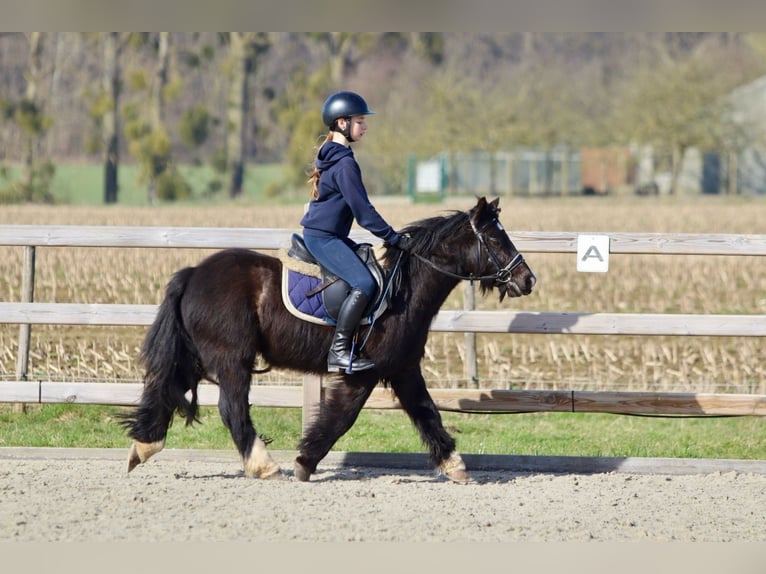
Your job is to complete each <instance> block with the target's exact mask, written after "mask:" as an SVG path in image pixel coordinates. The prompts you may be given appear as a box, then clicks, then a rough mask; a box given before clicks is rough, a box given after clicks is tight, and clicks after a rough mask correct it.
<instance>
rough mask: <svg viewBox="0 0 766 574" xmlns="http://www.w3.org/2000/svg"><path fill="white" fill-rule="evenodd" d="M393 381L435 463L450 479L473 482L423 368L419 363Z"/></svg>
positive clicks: (430, 457)
mask: <svg viewBox="0 0 766 574" xmlns="http://www.w3.org/2000/svg"><path fill="white" fill-rule="evenodd" d="M390 382H391V388H392V389H393V391H394V392H395V393H396V396H397V398H398V399H399V402H400V403H401V405H402V408H403V409H404V410H405V412H406V413H407V415H408V416H409V417H410V420H412V423H413V424H414V425H415V428H417V429H418V433H419V434H420V438H421V439H422V441H423V443H424V444H425V445H426V447H428V453H429V459H430V461H431V464H432V465H433V467H434V468H437V469H438V470H439V471H440V472H442V473H443V474H444V475H445V476H446V477H447V478H449V479H450V480H453V481H455V482H460V483H467V482H470V481H471V478H470V476H469V475H468V473H467V472H466V469H465V464H464V463H463V459H462V457H461V456H460V454H459V453H458V452H457V450H456V449H455V439H454V438H452V436H450V434H449V433H448V432H447V431H446V429H445V428H444V425H443V424H442V418H441V415H440V414H439V410H438V409H437V408H436V404H435V403H434V401H433V399H432V398H431V395H430V394H429V393H428V389H427V388H426V383H425V380H424V379H423V374H422V373H421V371H420V368H419V367H416V368H413V369H410V370H407V371H404V372H402V373H400V374H397V375H395V376H392V377H391V378H390Z"/></svg>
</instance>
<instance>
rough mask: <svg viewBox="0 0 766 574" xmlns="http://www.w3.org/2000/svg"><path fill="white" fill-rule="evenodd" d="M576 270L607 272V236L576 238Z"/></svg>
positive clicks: (582, 236) (580, 236)
mask: <svg viewBox="0 0 766 574" xmlns="http://www.w3.org/2000/svg"><path fill="white" fill-rule="evenodd" d="M577 270H578V271H585V272H590V273H593V272H596V273H606V272H607V271H608V270H609V236H608V235H578V236H577Z"/></svg>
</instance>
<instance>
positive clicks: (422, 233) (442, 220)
mask: <svg viewBox="0 0 766 574" xmlns="http://www.w3.org/2000/svg"><path fill="white" fill-rule="evenodd" d="M467 220H468V213H466V212H465V211H457V210H455V211H450V212H447V214H445V215H437V216H434V217H428V218H426V219H421V220H419V221H415V222H413V223H410V224H408V225H407V226H406V227H404V228H403V229H401V230H400V233H403V234H408V235H409V236H410V238H411V240H412V242H411V246H412V247H411V250H412V251H413V252H414V253H418V254H420V255H423V256H427V255H429V254H430V253H431V252H433V250H434V249H436V248H437V247H439V246H440V245H443V244H444V243H445V241H447V240H449V239H450V238H454V237H455V235H456V234H457V233H458V232H459V231H460V230H461V228H462V227H463V226H464V225H465V224H466V221H467ZM399 253H400V251H399V250H398V249H396V248H395V247H389V248H388V249H387V250H386V255H385V258H386V261H387V264H388V265H387V266H389V267H390V266H391V265H392V264H393V263H394V262H396V260H397V259H398V257H399Z"/></svg>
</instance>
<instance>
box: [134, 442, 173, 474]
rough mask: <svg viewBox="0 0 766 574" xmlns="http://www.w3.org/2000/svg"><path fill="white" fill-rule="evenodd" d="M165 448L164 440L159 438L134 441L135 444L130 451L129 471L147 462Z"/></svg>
mask: <svg viewBox="0 0 766 574" xmlns="http://www.w3.org/2000/svg"><path fill="white" fill-rule="evenodd" d="M163 448H165V441H164V440H158V441H156V442H138V441H135V442H133V444H132V445H130V452H129V453H128V472H130V471H131V470H133V469H134V468H136V467H137V466H138V465H139V464H143V463H145V462H146V461H147V460H149V459H150V458H151V457H153V456H154V455H155V454H157V453H158V452H160V451H161V450H162V449H163Z"/></svg>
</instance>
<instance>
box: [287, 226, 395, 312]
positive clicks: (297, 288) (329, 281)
mask: <svg viewBox="0 0 766 574" xmlns="http://www.w3.org/2000/svg"><path fill="white" fill-rule="evenodd" d="M355 252H356V255H357V257H359V258H360V259H361V260H362V262H363V263H364V264H365V265H366V266H367V269H368V270H369V271H370V273H371V274H372V277H373V278H374V279H375V283H376V284H377V286H378V289H377V294H376V296H375V297H373V298H372V299H371V300H370V303H369V304H368V305H367V308H366V309H365V312H364V318H363V319H362V321H361V324H362V325H365V324H369V323H371V322H372V321H374V320H375V319H377V318H378V317H379V316H380V315H381V314H382V313H383V312H384V311H385V310H386V309H387V308H388V305H389V302H390V290H386V289H385V282H386V273H385V272H384V271H383V268H382V267H381V265H380V263H378V260H377V259H376V258H375V253H374V251H373V246H372V245H371V244H369V243H360V244H359V245H358V246H357V247H356V249H355ZM289 260H292V261H294V262H296V263H298V264H297V265H293V264H291V262H290V261H289ZM282 263H283V279H282V296H283V297H282V298H283V301H284V303H285V306H286V307H287V308H288V309H289V310H290V312H291V313H293V314H294V315H296V316H299V317H301V318H303V319H306V320H308V321H312V322H319V323H325V324H327V323H329V324H331V325H334V324H335V322H336V320H337V318H338V312H339V311H340V307H341V305H342V304H343V302H344V301H345V300H346V297H347V296H348V294H349V293H350V292H351V287H350V286H349V284H348V283H346V282H345V281H344V280H343V279H341V278H340V277H338V276H337V275H334V274H333V273H331V272H330V271H328V270H327V269H325V268H324V267H323V266H322V264H321V263H319V261H317V260H316V259H315V258H314V256H313V255H312V254H311V252H310V251H309V250H308V248H307V247H306V244H305V243H304V241H303V237H301V236H300V235H298V234H297V233H294V234H293V235H292V237H291V241H290V248H289V249H288V251H287V259H283V261H282Z"/></svg>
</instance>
